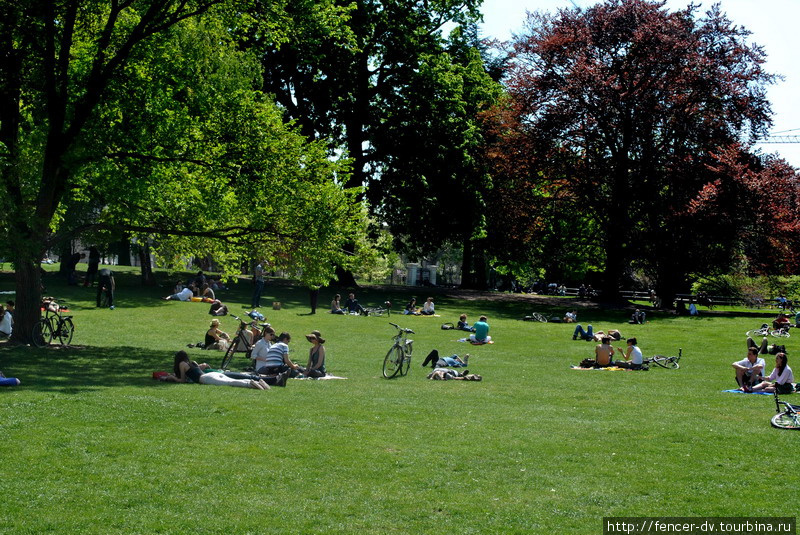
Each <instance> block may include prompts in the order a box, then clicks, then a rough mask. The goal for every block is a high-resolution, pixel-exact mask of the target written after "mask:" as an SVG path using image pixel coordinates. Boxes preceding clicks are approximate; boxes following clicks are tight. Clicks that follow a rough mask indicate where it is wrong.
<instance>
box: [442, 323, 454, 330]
mask: <svg viewBox="0 0 800 535" xmlns="http://www.w3.org/2000/svg"><path fill="white" fill-rule="evenodd" d="M455 328H456V326H455V325H453V324H452V323H449V322H448V323H442V330H443V331H449V330H451V329H455Z"/></svg>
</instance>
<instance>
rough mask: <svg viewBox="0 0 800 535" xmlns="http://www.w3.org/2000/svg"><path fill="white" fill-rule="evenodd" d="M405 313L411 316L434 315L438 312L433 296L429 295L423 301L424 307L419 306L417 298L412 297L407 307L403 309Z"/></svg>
mask: <svg viewBox="0 0 800 535" xmlns="http://www.w3.org/2000/svg"><path fill="white" fill-rule="evenodd" d="M403 314H406V315H410V316H433V315H435V314H436V311H435V307H434V304H433V297H429V298H427V299H426V300H425V303H423V305H422V308H420V307H418V306H417V298H416V297H412V298H411V300H410V301H409V302H408V304H407V305H406V307H405V308H404V309H403Z"/></svg>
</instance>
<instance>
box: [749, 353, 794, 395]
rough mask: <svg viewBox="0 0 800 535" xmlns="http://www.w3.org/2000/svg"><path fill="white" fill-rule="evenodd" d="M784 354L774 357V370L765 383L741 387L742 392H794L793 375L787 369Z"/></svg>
mask: <svg viewBox="0 0 800 535" xmlns="http://www.w3.org/2000/svg"><path fill="white" fill-rule="evenodd" d="M788 362H789V359H788V358H787V357H786V353H778V354H777V355H775V369H774V370H772V373H771V374H769V377H767V380H766V381H761V382H760V383H758V384H756V385H753V386H752V387H750V386H747V385H745V386H742V387H741V390H742V391H744V392H761V391H764V392H776V391H777V392H778V394H791V393H792V392H794V384H793V383H794V374H792V369H791V368H790V367H789V364H788Z"/></svg>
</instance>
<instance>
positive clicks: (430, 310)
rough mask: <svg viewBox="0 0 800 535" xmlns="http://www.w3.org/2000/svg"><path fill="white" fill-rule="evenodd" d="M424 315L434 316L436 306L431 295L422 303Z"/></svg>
mask: <svg viewBox="0 0 800 535" xmlns="http://www.w3.org/2000/svg"><path fill="white" fill-rule="evenodd" d="M421 313H422V315H424V316H433V315H434V307H433V297H429V298H428V299H426V300H425V304H424V305H422V312H421Z"/></svg>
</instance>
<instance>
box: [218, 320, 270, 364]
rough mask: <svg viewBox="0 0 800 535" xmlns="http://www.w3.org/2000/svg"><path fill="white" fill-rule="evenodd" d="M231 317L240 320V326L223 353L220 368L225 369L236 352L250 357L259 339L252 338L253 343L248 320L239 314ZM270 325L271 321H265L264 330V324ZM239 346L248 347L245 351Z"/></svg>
mask: <svg viewBox="0 0 800 535" xmlns="http://www.w3.org/2000/svg"><path fill="white" fill-rule="evenodd" d="M231 317H232V318H233V319H236V320H238V321H239V328H238V329H237V330H236V335H235V336H234V337H233V340H231V341H230V345H229V346H228V349H226V350H225V355H223V357H222V364H221V365H220V368H221V369H223V370H226V369H228V365H229V364H230V363H231V361H232V360H233V355H234V353H237V352H240V353H241V352H243V353H244V354H245V356H246V357H247V358H248V359H249V358H250V353H252V351H253V346H254V345H255V343H256V342H257V341H258V340H252V343H251V337H250V336H248V334H249V333H248V331H247V326H248V325H249V323H248V322H246V321H244V320H243V319H241V318H240V317H238V316H234V315H233V314H231ZM268 325H269V323H264V324H263V325H262V330H263V327H264V326H268ZM239 347H245V348H247V349H245V350H244V351H240V350H239Z"/></svg>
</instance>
